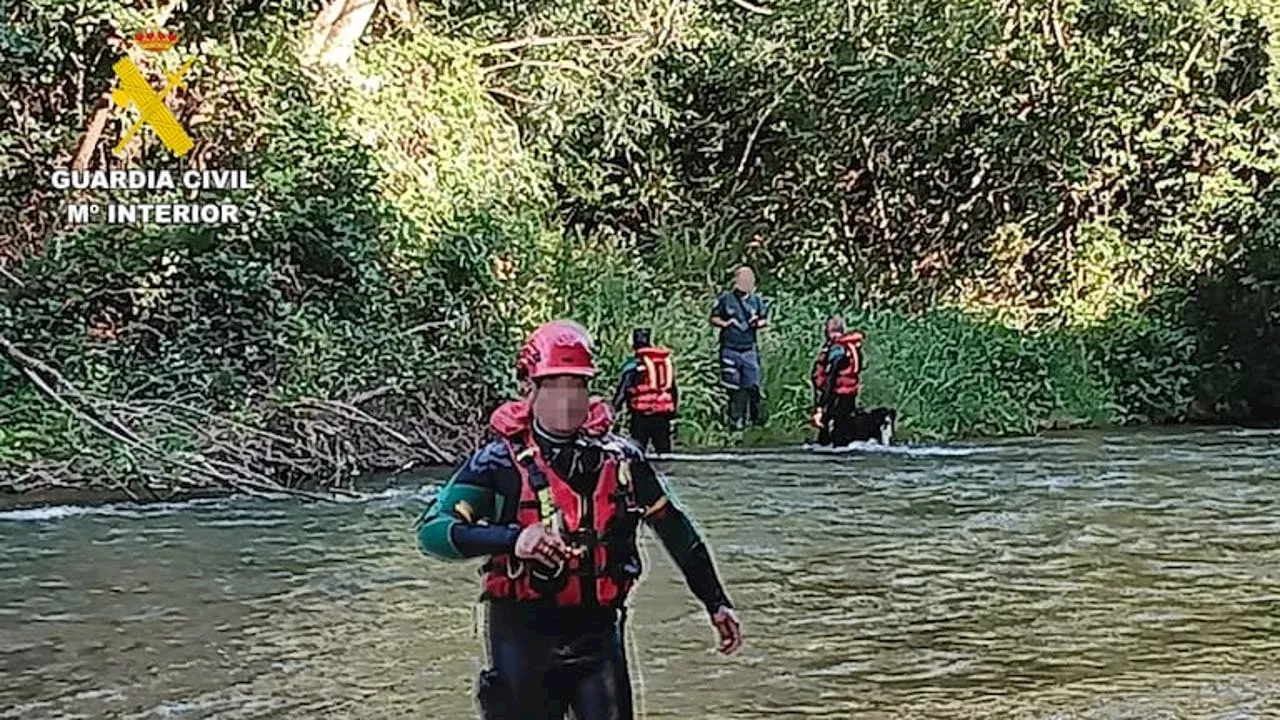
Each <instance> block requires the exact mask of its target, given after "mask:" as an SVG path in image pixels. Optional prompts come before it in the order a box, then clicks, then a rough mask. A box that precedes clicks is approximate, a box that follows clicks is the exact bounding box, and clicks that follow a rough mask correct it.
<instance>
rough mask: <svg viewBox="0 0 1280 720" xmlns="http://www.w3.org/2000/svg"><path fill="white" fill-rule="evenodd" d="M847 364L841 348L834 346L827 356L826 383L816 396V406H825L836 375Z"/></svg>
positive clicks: (829, 397) (830, 394)
mask: <svg viewBox="0 0 1280 720" xmlns="http://www.w3.org/2000/svg"><path fill="white" fill-rule="evenodd" d="M848 364H849V358H848V357H846V356H845V354H844V350H843V349H842V348H839V347H836V348H834V352H832V353H831V354H829V355H828V356H827V384H826V387H824V388H822V394H821V395H820V396H819V397H818V407H820V408H825V407H826V406H827V403H829V402H831V398H832V394H833V393H834V392H835V389H836V376H837V375H839V374H840V371H841V370H843V369H844V367H845V366H846V365H848Z"/></svg>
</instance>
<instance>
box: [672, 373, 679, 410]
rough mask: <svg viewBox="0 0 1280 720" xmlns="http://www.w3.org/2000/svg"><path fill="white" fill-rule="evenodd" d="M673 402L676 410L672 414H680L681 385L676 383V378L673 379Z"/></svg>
mask: <svg viewBox="0 0 1280 720" xmlns="http://www.w3.org/2000/svg"><path fill="white" fill-rule="evenodd" d="M671 404H672V405H673V406H675V412H674V413H672V414H673V415H679V414H680V386H679V385H677V384H676V381H675V380H672V381H671Z"/></svg>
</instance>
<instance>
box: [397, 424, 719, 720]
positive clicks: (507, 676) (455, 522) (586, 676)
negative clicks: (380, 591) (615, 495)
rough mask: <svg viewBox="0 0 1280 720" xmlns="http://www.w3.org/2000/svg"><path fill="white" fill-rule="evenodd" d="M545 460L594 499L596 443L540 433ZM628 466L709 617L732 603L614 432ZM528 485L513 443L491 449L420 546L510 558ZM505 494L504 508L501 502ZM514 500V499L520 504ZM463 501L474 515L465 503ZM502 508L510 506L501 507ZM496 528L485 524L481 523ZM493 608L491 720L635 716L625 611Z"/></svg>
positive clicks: (431, 520)
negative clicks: (523, 485) (567, 715)
mask: <svg viewBox="0 0 1280 720" xmlns="http://www.w3.org/2000/svg"><path fill="white" fill-rule="evenodd" d="M535 439H536V441H537V443H538V446H539V448H540V449H541V451H542V453H543V457H545V458H546V460H547V462H548V463H550V464H551V466H552V468H554V469H555V470H556V472H557V474H558V475H559V476H560V477H562V478H564V480H565V481H566V482H567V483H568V484H569V485H570V486H571V487H572V488H573V489H574V491H575V492H577V493H578V494H579V495H584V496H586V497H590V495H591V493H592V491H593V489H594V487H595V483H596V480H597V478H598V476H599V471H600V468H601V466H602V464H603V461H604V454H603V451H602V449H601V447H600V442H599V441H598V440H593V439H590V438H585V437H581V436H579V437H576V438H574V439H572V440H564V439H556V438H552V437H550V436H549V435H547V434H546V433H543V432H538V431H535ZM608 439H609V440H610V441H612V442H615V443H617V444H619V445H621V446H622V447H623V450H624V453H625V455H626V456H627V458H628V460H629V461H630V467H631V481H632V484H633V488H634V492H635V498H636V502H637V503H638V504H639V505H640V506H642V507H647V508H651V509H655V508H656V509H659V510H660V511H659V510H655V511H654V512H653V513H652V514H651V515H650V516H648V517H647V518H646V519H645V522H646V523H647V524H648V525H649V526H650V527H652V528H653V529H654V530H655V531H656V532H657V534H658V536H659V538H660V539H661V540H662V543H663V545H664V547H665V548H666V549H667V552H668V553H670V554H671V556H672V557H673V559H674V560H675V561H676V564H677V565H678V566H679V567H680V569H681V571H682V572H683V573H684V576H685V581H686V582H687V583H688V585H689V587H690V589H691V590H692V591H693V592H694V594H695V595H696V596H697V597H698V599H699V600H701V601H702V603H703V605H704V607H705V608H706V609H707V612H708V613H714V612H715V611H716V610H717V609H719V608H720V607H732V605H731V604H730V602H729V599H728V597H727V595H726V594H725V592H724V588H723V587H722V586H721V584H720V580H719V578H718V576H717V574H716V570H715V566H714V564H713V563H712V561H711V556H710V553H709V552H708V550H707V547H706V545H704V544H703V542H702V539H701V538H700V537H699V536H698V533H697V532H696V530H694V528H693V525H692V523H691V522H690V521H689V518H688V517H687V516H686V515H685V514H684V512H683V511H681V509H680V508H679V506H678V505H677V504H676V502H675V500H674V498H672V497H671V496H670V493H669V492H668V490H667V488H666V485H665V482H664V481H663V480H662V478H661V477H660V476H658V475H657V474H656V473H655V471H654V470H653V468H652V466H651V465H649V464H648V463H647V462H645V461H644V459H643V456H642V454H641V453H640V451H639V449H638V448H636V447H635V446H634V445H633V444H631V443H629V442H627V441H626V440H625V439H623V438H619V437H616V436H610V437H609V438H608ZM520 487H521V481H520V478H519V475H518V474H517V472H516V470H515V468H514V467H513V466H512V459H511V456H510V453H509V452H508V451H507V449H506V446H505V445H504V444H503V443H502V442H500V441H498V442H493V443H489V444H488V445H486V446H485V447H483V448H481V449H480V450H479V451H478V452H476V453H475V454H474V455H472V456H471V457H470V458H469V459H468V460H467V461H466V462H465V463H464V464H463V466H462V467H461V468H459V470H458V471H457V472H456V473H455V474H454V476H453V477H452V478H451V479H450V481H449V483H448V484H447V485H446V486H445V487H444V488H443V489H442V490H441V491H440V493H439V494H438V495H437V500H438V502H436V503H435V504H434V505H433V506H432V507H431V508H429V509H428V511H427V512H426V513H425V514H424V517H423V519H422V521H421V522H420V525H419V532H418V540H419V544H420V546H421V547H422V549H423V550H424V551H425V552H427V553H429V554H431V555H434V556H437V557H442V558H447V559H461V558H467V557H478V556H483V555H493V554H505V553H510V552H512V550H513V549H514V547H515V541H516V537H517V536H518V535H519V532H520V531H519V530H518V529H517V528H515V527H511V526H510V523H513V522H514V513H515V509H516V505H517V502H515V500H518V499H519V497H520ZM498 498H503V499H504V500H503V501H501V503H498V502H496V500H497V499H498ZM512 498H514V499H515V500H512ZM464 503H465V506H466V514H471V515H472V517H471V518H467V517H464V514H463V511H461V510H459V509H458V507H459V506H460V505H462V504H464ZM499 504H501V505H502V509H501V510H498V509H497V506H498V505H499ZM482 518H483V519H486V520H489V521H490V523H491V524H487V525H486V524H478V523H477V522H474V521H475V520H479V519H482ZM487 606H488V615H489V617H488V630H487V634H488V645H489V658H490V668H489V669H487V670H486V671H485V672H484V673H482V674H481V678H480V689H479V696H480V700H481V705H482V708H483V712H484V714H483V715H482V717H484V718H486V720H526V719H527V720H561V719H562V718H563V717H564V714H565V711H566V709H567V708H571V709H572V710H573V711H574V716H575V717H576V718H577V719H578V720H630V719H631V718H632V717H633V714H632V698H631V684H630V681H629V679H628V676H627V663H626V654H625V649H624V648H625V645H624V643H623V625H624V622H625V613H626V610H625V607H617V608H610V607H596V606H579V607H568V608H557V607H553V606H547V605H535V604H532V603H522V602H516V601H511V600H491V601H490V602H488V603H487Z"/></svg>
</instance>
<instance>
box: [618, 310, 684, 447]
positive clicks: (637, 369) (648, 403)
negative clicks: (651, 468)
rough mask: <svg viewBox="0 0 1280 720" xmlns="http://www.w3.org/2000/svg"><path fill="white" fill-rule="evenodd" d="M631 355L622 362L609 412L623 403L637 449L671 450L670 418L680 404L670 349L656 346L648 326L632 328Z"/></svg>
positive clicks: (619, 408)
mask: <svg viewBox="0 0 1280 720" xmlns="http://www.w3.org/2000/svg"><path fill="white" fill-rule="evenodd" d="M631 347H632V349H633V350H635V356H633V357H631V358H629V359H628V360H627V361H626V363H624V364H623V365H622V378H621V379H620V380H619V381H618V389H617V391H616V392H614V394H613V403H612V405H613V411H614V412H615V413H616V412H621V411H622V406H623V404H624V403H625V404H626V406H627V411H628V415H629V420H628V430H629V432H630V433H631V439H632V440H633V441H635V443H636V445H638V446H639V447H640V451H641V452H648V451H649V444H650V443H651V442H652V443H653V450H654V452H656V453H659V454H663V455H665V454H667V453H670V452H671V436H672V421H673V420H674V419H675V416H676V411H677V408H678V407H679V403H680V393H679V390H678V389H677V388H676V371H675V366H674V364H673V363H672V362H671V350H670V349H668V348H664V347H657V346H655V345H654V344H653V342H652V341H651V339H650V332H649V328H636V329H635V330H633V331H632V333H631Z"/></svg>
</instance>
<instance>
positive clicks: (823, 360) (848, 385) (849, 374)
mask: <svg viewBox="0 0 1280 720" xmlns="http://www.w3.org/2000/svg"><path fill="white" fill-rule="evenodd" d="M832 345H839V346H841V347H843V348H844V352H845V355H846V356H848V358H849V362H847V363H845V365H844V367H843V368H841V369H840V372H839V373H838V374H837V375H836V385H835V394H836V395H856V394H857V393H858V391H859V390H861V389H862V367H861V366H860V365H859V364H858V348H859V347H861V346H862V333H860V332H851V333H846V334H844V335H841V336H840V337H838V338H836V340H835V342H834V343H832V342H830V341H828V342H826V343H824V344H823V346H822V349H821V350H819V351H818V357H817V359H815V360H814V361H813V387H814V389H816V390H817V391H818V392H822V389H823V388H825V387H826V386H827V351H828V350H830V349H831V346H832Z"/></svg>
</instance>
